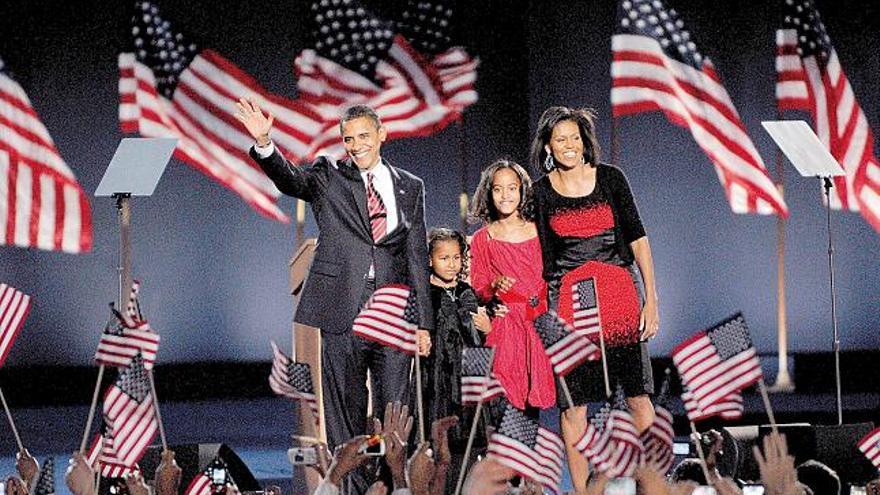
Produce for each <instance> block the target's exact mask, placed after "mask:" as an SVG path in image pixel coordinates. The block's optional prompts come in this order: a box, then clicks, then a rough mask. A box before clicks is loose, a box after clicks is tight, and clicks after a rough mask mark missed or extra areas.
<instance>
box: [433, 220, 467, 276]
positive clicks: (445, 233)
mask: <svg viewBox="0 0 880 495" xmlns="http://www.w3.org/2000/svg"><path fill="white" fill-rule="evenodd" d="M443 241H455V242H457V243H458V249H459V250H461V271H459V272H458V279H459V280H465V279H466V278H467V276H468V260H469V259H470V256H468V250H469V249H468V243H467V239H466V238H465V236H464V234H462V233H461V232H459V231H457V230H453V229H449V228H446V227H436V228H433V229H431V230H430V231H429V232H428V257H429V258H430V257H431V253H433V252H434V248H435V247H436V246H437V243H439V242H443Z"/></svg>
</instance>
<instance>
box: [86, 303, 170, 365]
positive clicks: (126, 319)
mask: <svg viewBox="0 0 880 495" xmlns="http://www.w3.org/2000/svg"><path fill="white" fill-rule="evenodd" d="M132 294H135V289H134V288H133V289H132ZM110 309H111V313H112V315H111V316H110V319H109V320H108V321H107V325H106V326H105V327H104V333H103V334H101V340H99V341H98V349H97V351H95V362H97V363H98V364H104V365H108V366H119V367H125V366H128V365H129V363H130V362H131V360H132V358H134V357H135V356H136V355H138V354H140V356H141V358H143V360H144V368H145V369H147V370H151V369H153V365H154V363H155V362H156V354H157V353H158V352H159V334H157V333H156V332H154V331H153V329H152V328H151V327H150V324H149V323H148V322H146V321H144V320H140V319H133V318H132V316H133V313H132V312H131V310H130V309H129V310H127V311H126V314H121V313H119V312H118V311H116V310H115V309H113V304H110Z"/></svg>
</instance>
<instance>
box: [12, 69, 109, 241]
mask: <svg viewBox="0 0 880 495" xmlns="http://www.w3.org/2000/svg"><path fill="white" fill-rule="evenodd" d="M0 245H8V246H19V247H35V248H38V249H44V250H47V251H64V252H66V253H80V252H83V251H89V250H91V249H92V213H91V207H90V206H89V200H88V199H87V197H86V195H85V193H84V192H83V190H82V187H80V185H79V183H78V182H77V181H76V177H74V175H73V171H71V170H70V167H68V166H67V164H66V163H65V162H64V159H63V158H61V154H60V153H59V152H58V148H56V147H55V142H54V141H52V137H51V136H50V135H49V131H48V130H47V129H46V127H45V126H44V125H43V122H42V121H41V120H40V117H39V116H38V115H37V112H36V111H35V110H34V108H33V107H32V106H31V101H30V99H29V98H28V96H27V94H25V92H24V89H22V87H21V86H19V84H18V83H17V82H15V80H13V79H12V78H11V77H10V74H9V73H8V72H7V70H6V66H5V64H4V62H3V59H2V58H0Z"/></svg>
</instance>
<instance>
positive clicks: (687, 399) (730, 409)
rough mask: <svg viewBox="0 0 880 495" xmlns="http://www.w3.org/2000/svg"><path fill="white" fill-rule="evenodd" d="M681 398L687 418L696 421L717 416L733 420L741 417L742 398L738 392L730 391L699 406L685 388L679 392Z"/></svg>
mask: <svg viewBox="0 0 880 495" xmlns="http://www.w3.org/2000/svg"><path fill="white" fill-rule="evenodd" d="M681 400H682V401H684V410H685V412H686V413H687V417H688V420H690V421H693V422H697V421H701V420H704V419H706V418H710V417H712V416H719V417H721V419H727V420H734V419H739V418H741V417H742V413H743V398H742V395H741V394H740V393H739V392H731V393H730V394H728V395H726V396H724V397H722V398H721V399H718V400H717V401H716V402H715V403H714V404H711V405H710V406H708V407H705V408H701V407H700V406H699V405H698V404H697V401H696V400H695V399H694V396H693V394H691V393H690V391H689V390H687V387H685V390H684V391H683V392H682V394H681Z"/></svg>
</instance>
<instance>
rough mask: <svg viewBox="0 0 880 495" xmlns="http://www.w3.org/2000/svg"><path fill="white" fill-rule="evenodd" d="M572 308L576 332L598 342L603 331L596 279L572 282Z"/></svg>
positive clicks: (572, 322)
mask: <svg viewBox="0 0 880 495" xmlns="http://www.w3.org/2000/svg"><path fill="white" fill-rule="evenodd" d="M571 309H572V319H571V324H572V326H573V327H574V330H575V332H577V333H579V334H580V335H583V336H584V337H586V338H588V339H590V340H591V341H593V342H598V341H599V334H600V333H602V319H601V317H600V315H599V299H598V298H597V297H596V279H594V278H588V279H586V280H581V281H579V282H576V283H574V284H572V286H571Z"/></svg>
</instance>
